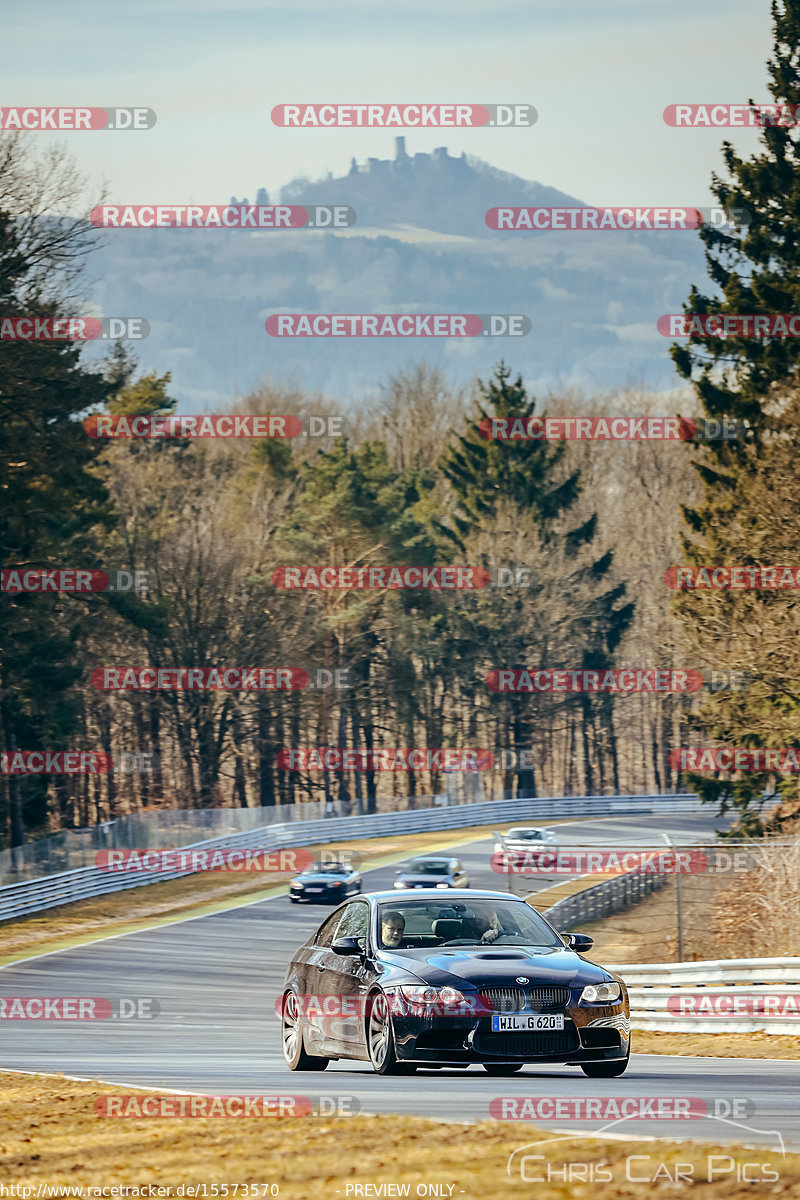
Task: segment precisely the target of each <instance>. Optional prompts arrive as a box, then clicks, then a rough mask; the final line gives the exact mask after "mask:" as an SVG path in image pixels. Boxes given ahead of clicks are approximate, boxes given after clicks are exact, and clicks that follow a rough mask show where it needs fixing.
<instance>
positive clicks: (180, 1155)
mask: <svg viewBox="0 0 800 1200" xmlns="http://www.w3.org/2000/svg"><path fill="white" fill-rule="evenodd" d="M321 1082H322V1079H321V1078H318V1079H317V1080H316V1085H315V1087H314V1088H313V1089H308V1090H310V1091H311V1090H313V1091H317V1090H319V1084H320V1083H321ZM292 1084H293V1086H292V1088H291V1091H292V1092H294V1093H297V1094H300V1093H302V1092H303V1090H304V1089H303V1083H302V1082H299V1083H298V1080H297V1077H295V1078H294V1079H293V1080H292ZM497 1084H498V1087H497V1094H498V1095H500V1094H502V1091H503V1084H502V1081H501V1080H498V1081H497ZM120 1092H125V1093H126V1094H138V1095H139V1096H144V1095H147V1094H149V1093H147V1092H144V1091H138V1090H136V1089H131V1088H124V1089H123V1088H114V1087H109V1086H105V1085H102V1084H98V1083H96V1082H87V1083H81V1082H76V1081H72V1080H68V1079H65V1078H64V1077H62V1076H52V1075H49V1076H48V1075H20V1074H16V1073H12V1072H0V1093H1V1098H0V1130H2V1132H1V1133H0V1162H2V1168H3V1175H2V1177H3V1180H4V1183H6V1184H12V1183H13V1184H15V1185H17V1190H16V1191H15V1192H14V1193H10V1194H13V1195H16V1196H18V1197H20V1196H21V1197H22V1198H23V1200H28V1197H25V1196H24V1193H21V1192H20V1191H19V1188H21V1187H23V1186H24V1187H28V1188H32V1191H31V1192H30V1193H29V1197H30V1198H35V1197H36V1196H37V1191H38V1189H39V1188H40V1186H42V1191H41V1192H39V1195H43V1196H48V1197H50V1198H52V1197H57V1196H59V1195H61V1196H65V1195H69V1194H72V1195H78V1194H79V1193H78V1192H76V1191H72V1192H71V1193H70V1192H68V1191H66V1189H68V1188H72V1189H75V1188H80V1187H82V1188H84V1189H86V1188H88V1187H94V1188H102V1187H106V1188H110V1187H115V1186H116V1187H118V1188H119V1187H129V1188H143V1187H146V1186H147V1185H153V1186H161V1187H164V1188H169V1189H170V1191H169V1192H164V1193H162V1195H171V1196H176V1195H181V1193H180V1192H177V1191H176V1189H177V1188H179V1187H181V1186H183V1187H184V1192H183V1195H187V1196H188V1195H190V1194H191V1193H190V1192H189V1191H188V1188H189V1187H197V1186H198V1185H200V1187H201V1190H199V1191H195V1192H194V1195H195V1196H198V1195H199V1196H203V1195H204V1192H203V1190H202V1185H203V1184H205V1189H206V1190H205V1196H207V1197H212V1196H215V1195H216V1196H219V1197H225V1196H226V1195H227V1196H228V1197H229V1198H231V1200H233V1197H234V1191H233V1189H234V1186H235V1185H239V1189H238V1194H239V1196H241V1195H245V1196H249V1197H251V1198H252V1197H253V1196H255V1195H257V1196H258V1197H259V1200H260V1198H261V1197H262V1196H265V1195H266V1196H269V1195H270V1192H269V1185H270V1184H273V1183H274V1184H276V1185H277V1186H278V1189H279V1192H278V1194H279V1196H280V1197H281V1200H307V1198H308V1197H310V1196H314V1197H315V1198H317V1197H318V1198H319V1200H346V1197H348V1196H365V1195H367V1196H381V1195H383V1196H387V1195H388V1196H392V1195H395V1196H397V1195H404V1194H405V1195H409V1196H416V1195H426V1194H427V1195H429V1196H445V1197H453V1198H454V1200H508V1197H509V1196H511V1197H514V1196H519V1197H526V1198H527V1197H530V1196H532V1195H534V1194H535V1195H536V1197H537V1200H566V1198H567V1197H569V1198H574V1197H582V1196H586V1197H589V1196H590V1195H601V1196H602V1197H603V1198H604V1200H644V1198H645V1197H650V1196H651V1195H652V1194H653V1192H654V1191H657V1192H658V1194H659V1195H665V1196H673V1195H679V1194H685V1193H686V1187H687V1183H688V1185H690V1186H691V1193H692V1197H693V1200H711V1198H714V1200H739V1198H740V1197H745V1196H746V1197H752V1196H753V1195H754V1194H758V1193H759V1191H760V1193H761V1194H769V1195H770V1196H771V1197H779V1198H780V1197H790V1196H796V1195H797V1194H798V1192H799V1191H800V1154H787V1155H786V1156H785V1157H784V1156H783V1155H782V1153H781V1151H780V1150H779V1149H778V1148H777V1147H772V1146H770V1147H764V1148H759V1149H745V1148H743V1147H742V1145H741V1144H730V1143H728V1144H725V1145H720V1144H711V1143H705V1142H698V1141H686V1140H684V1141H682V1142H680V1143H675V1142H665V1141H662V1142H658V1141H654V1140H651V1139H648V1138H646V1136H644V1137H637V1136H636V1135H637V1134H638V1133H639V1129H638V1128H637V1129H636V1130H635V1131H633V1130H631V1138H630V1140H627V1138H626V1139H625V1140H611V1139H608V1138H590V1137H587V1136H586V1135H585V1134H584V1135H578V1136H568V1137H566V1138H563V1139H562V1138H560V1137H559V1135H558V1134H554V1133H552V1132H545V1131H544V1130H541V1129H538V1128H537V1127H535V1126H533V1125H531V1124H528V1123H527V1122H514V1123H511V1122H505V1121H494V1120H487V1121H481V1122H479V1123H478V1124H475V1125H465V1124H461V1123H455V1122H452V1121H441V1122H440V1121H433V1120H427V1119H423V1118H418V1117H405V1116H356V1117H349V1118H346V1119H342V1118H339V1119H326V1118H313V1117H308V1118H302V1119H284V1120H276V1119H271V1118H242V1119H231V1118H228V1119H226V1118H194V1119H191V1118H185V1119H170V1118H159V1117H155V1118H146V1119H145V1118H143V1119H135V1118H134V1119H119V1118H116V1119H115V1118H102V1117H97V1116H96V1115H95V1099H96V1098H97V1097H98V1096H101V1095H103V1094H106V1095H108V1094H115V1093H116V1094H119V1093H120ZM162 1094H163V1093H162ZM644 1132H645V1134H646V1131H644ZM626 1133H627V1130H626ZM539 1142H541V1143H543V1144H542V1145H534V1146H531V1143H539ZM522 1147H527V1149H526V1150H525V1151H524V1153H526V1154H528V1155H544V1160H540V1159H536V1160H534V1159H533V1158H529V1159H528V1160H527V1161H526V1164H525V1168H524V1169H525V1172H526V1177H525V1178H521V1177H520V1167H519V1162H520V1158H521V1155H520V1154H518V1155H516V1157H515V1159H514V1165H513V1167H512V1171H511V1174H510V1175H509V1174H507V1163H508V1160H509V1156H510V1155H511V1154H512V1153H513V1152H514V1151H516V1150H520V1149H521V1148H522ZM634 1155H635V1156H639V1157H636V1158H635V1159H633V1160H631V1156H634ZM568 1164H572V1165H571V1166H568ZM744 1164H749V1167H748V1170H747V1172H746V1173H747V1174H748V1175H749V1176H750V1178H751V1180H753V1182H744V1181H741V1182H740V1181H739V1179H737V1176H742V1174H743V1173H744ZM548 1167H549V1168H550V1171H549V1174H550V1175H551V1182H534V1177H535V1176H540V1177H546V1175H547V1174H548ZM678 1170H681V1171H682V1172H683V1176H684V1180H685V1182H684V1183H682V1184H681V1183H680V1182H679V1183H678V1184H677V1185H676V1184H675V1182H674V1180H675V1177H676V1174H677V1172H678ZM567 1171H569V1172H570V1173H571V1174H572V1179H571V1180H570V1179H568V1178H565V1174H566V1172H567ZM598 1172H599V1173H600V1174H599V1175H598ZM581 1175H582V1176H583V1179H581ZM709 1177H710V1178H709ZM759 1180H760V1181H761V1186H760V1189H759V1187H758V1186H757V1182H758V1181H759ZM586 1183H588V1185H589V1186H588V1187H587V1186H586ZM244 1184H248V1185H249V1186H250V1187H252V1185H262V1186H261V1187H260V1188H259V1189H258V1191H257V1192H256V1191H254V1190H249V1191H247V1192H245V1191H244V1189H243V1186H242V1185H244ZM381 1184H383V1185H394V1188H392V1189H389V1188H387V1187H384V1188H381V1189H380V1190H377V1189H378V1188H380V1185H381ZM43 1185H46V1187H47V1189H52V1190H47V1191H45V1190H44V1186H43ZM215 1185H216V1187H217V1189H218V1190H217V1191H216V1192H215V1191H214V1190H213V1189H214V1186H215ZM263 1185H267V1190H263ZM359 1185H360V1190H359V1191H356V1190H355V1189H356V1188H357V1187H358V1186H359ZM366 1185H372V1186H371V1187H370V1189H369V1190H366ZM404 1185H407V1186H408V1191H407V1192H405V1191H404V1190H402V1191H401V1190H399V1189H400V1188H403V1186H404ZM422 1185H426V1186H427V1187H428V1188H429V1189H430V1188H431V1186H432V1185H437V1186H438V1187H439V1188H440V1189H441V1190H439V1191H436V1192H434V1191H433V1190H428V1191H427V1192H426V1191H420V1190H419V1189H420V1187H421V1186H422ZM225 1186H227V1188H228V1191H227V1193H226V1192H225V1191H224V1190H222V1189H223V1188H224V1187H225ZM57 1189H63V1190H61V1191H59V1190H57ZM534 1189H535V1192H534ZM118 1194H119V1193H118ZM135 1194H136V1193H134V1192H129V1193H128V1195H129V1196H130V1195H135ZM142 1194H144V1195H147V1192H144V1193H142ZM88 1195H89V1193H87V1192H86V1191H85V1190H84V1197H87V1196H88Z"/></svg>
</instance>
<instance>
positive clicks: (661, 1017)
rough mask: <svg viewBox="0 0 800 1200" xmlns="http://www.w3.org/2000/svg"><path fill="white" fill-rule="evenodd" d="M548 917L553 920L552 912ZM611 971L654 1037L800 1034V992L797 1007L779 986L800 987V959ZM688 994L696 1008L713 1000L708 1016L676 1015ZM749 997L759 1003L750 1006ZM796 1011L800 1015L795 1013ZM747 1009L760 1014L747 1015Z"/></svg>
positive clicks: (636, 1018)
mask: <svg viewBox="0 0 800 1200" xmlns="http://www.w3.org/2000/svg"><path fill="white" fill-rule="evenodd" d="M547 916H548V919H549V918H550V913H548V914H547ZM608 969H609V970H610V971H614V972H616V974H618V975H621V976H622V978H623V979H624V980H625V982H626V984H627V985H628V992H629V995H630V1002H631V1028H632V1029H640V1030H650V1031H652V1032H654V1033H771V1034H781V1033H783V1034H786V1033H788V1034H795V1035H797V1034H800V990H798V992H797V994H796V1001H797V1004H796V1005H795V994H794V993H792V994H791V996H789V997H786V995H785V993H784V992H783V990H782V989H781V988H780V987H779V985H780V984H789V985H795V986H798V985H800V958H731V959H711V960H706V961H698V962H684V963H636V964H627V963H626V964H623V965H620V966H610V967H609V968H608ZM642 985H651V986H642ZM662 985H663V986H662ZM690 985H695V986H690ZM689 993H691V994H692V997H693V1000H692V1001H691V1004H692V1006H694V1005H696V1004H697V1003H702V1000H703V997H704V995H705V996H707V997H708V1002H707V1004H706V1005H705V1011H704V1012H701V1013H687V1012H685V1011H684V1012H676V1011H674V1009H676V1008H678V1007H683V1006H684V1005H686V1004H687V1000H686V999H684V1004H681V1003H680V1001H681V997H684V998H687V997H688V995H689ZM750 997H752V998H753V999H754V1003H750V1001H749V999H748V998H750ZM695 998H696V999H695ZM787 1000H788V1001H790V1002H789V1003H787ZM794 1007H797V1009H798V1011H797V1012H792V1011H791V1009H793V1008H794ZM748 1008H749V1009H751V1010H755V1011H749V1012H748V1011H747V1009H748ZM737 1009H738V1010H739V1011H736V1010H737ZM759 1009H764V1011H758V1010H759ZM787 1009H788V1010H790V1011H787Z"/></svg>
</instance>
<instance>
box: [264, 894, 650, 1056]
mask: <svg viewBox="0 0 800 1200" xmlns="http://www.w3.org/2000/svg"><path fill="white" fill-rule="evenodd" d="M591 945H592V939H591V938H590V937H586V936H585V935H584V934H577V933H557V932H556V930H555V929H554V928H553V926H552V925H551V924H550V923H549V922H548V921H547V920H546V919H545V918H544V917H543V916H541V914H539V913H537V912H536V910H535V909H533V908H531V907H530V906H529V905H528V904H526V903H525V901H524V900H520V899H516V898H514V897H511V896H509V895H508V893H506V892H489V891H477V890H476V891H466V892H460V893H459V894H458V895H457V896H456V895H453V894H452V893H450V894H449V895H447V896H445V895H444V894H443V892H441V891H437V890H433V889H430V890H426V891H420V892H415V893H414V895H413V896H410V895H409V896H400V895H398V894H397V892H376V893H373V894H371V895H368V896H363V897H359V898H358V899H355V900H350V901H349V902H347V903H346V904H344V905H341V906H340V907H339V908H337V910H336V912H334V913H332V914H331V915H330V916H329V917H327V918H326V920H325V921H324V922H323V923H322V925H321V926H320V927H319V929H318V930H317V932H316V933H314V934H312V935H311V937H309V939H308V940H307V941H306V942H305V943H304V945H302V946H301V947H300V949H299V950H297V951H296V953H295V954H294V956H293V958H292V960H291V962H290V964H289V967H288V969H287V972H286V979H285V982H284V986H283V992H282V997H281V1003H280V1005H279V1010H280V1017H281V1029H282V1042H283V1054H284V1058H285V1060H286V1063H287V1065H288V1066H289V1068H290V1069H291V1070H293V1071H320V1070H324V1069H325V1067H326V1066H327V1065H328V1062H329V1061H330V1060H331V1059H340V1058H353V1059H359V1060H361V1061H364V1062H369V1063H371V1064H372V1067H373V1069H374V1070H375V1071H376V1072H377V1073H378V1074H380V1075H390V1074H404V1073H409V1072H412V1071H414V1070H416V1068H417V1067H429V1068H437V1067H444V1066H448V1067H467V1066H469V1065H470V1064H473V1063H480V1064H481V1065H482V1066H483V1067H484V1068H485V1070H486V1071H488V1072H489V1074H492V1075H511V1074H513V1073H514V1072H515V1071H518V1070H519V1069H520V1068H521V1067H522V1066H523V1065H524V1064H526V1063H541V1064H543V1065H544V1064H549V1063H563V1064H567V1065H573V1066H579V1067H580V1068H581V1069H582V1071H583V1072H584V1073H585V1074H586V1075H589V1076H590V1077H592V1078H600V1079H606V1078H609V1077H611V1076H616V1075H621V1074H622V1073H623V1071H624V1070H625V1068H626V1067H627V1065H628V1060H629V1057H630V1006H629V1003H628V994H627V990H626V988H625V984H624V983H623V981H622V980H621V979H620V978H619V977H618V976H616V975H614V974H612V973H611V972H610V971H607V970H604V969H603V967H600V966H598V965H597V964H596V963H592V962H589V961H588V959H585V958H583V957H582V955H581V953H580V951H582V950H588V949H589V947H590V946H591Z"/></svg>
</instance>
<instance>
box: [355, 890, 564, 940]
mask: <svg viewBox="0 0 800 1200" xmlns="http://www.w3.org/2000/svg"><path fill="white" fill-rule="evenodd" d="M398 931H399V932H398ZM378 933H379V945H380V946H381V947H382V948H383V949H400V948H406V949H416V948H427V947H436V946H476V945H484V946H486V945H491V946H559V947H561V948H563V945H564V943H563V942H562V941H561V939H560V938H559V937H558V936H557V935H556V933H555V932H554V931H553V930H552V929H551V928H550V926H549V925H548V924H547V923H546V922H545V921H543V920H542V918H541V917H540V916H539V914H538V913H537V912H536V911H535V909H532V908H531V907H530V906H529V905H527V904H525V903H524V902H522V901H517V900H489V899H487V900H477V899H476V900H470V901H469V902H468V903H463V904H461V903H446V902H445V901H443V900H442V901H436V900H407V901H404V900H400V899H397V900H395V899H393V900H392V901H391V902H387V903H385V904H381V906H380V911H379V913H378Z"/></svg>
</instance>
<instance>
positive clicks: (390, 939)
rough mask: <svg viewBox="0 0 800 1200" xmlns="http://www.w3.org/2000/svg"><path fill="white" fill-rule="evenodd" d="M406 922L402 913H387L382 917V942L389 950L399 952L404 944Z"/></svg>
mask: <svg viewBox="0 0 800 1200" xmlns="http://www.w3.org/2000/svg"><path fill="white" fill-rule="evenodd" d="M405 928H406V922H405V918H404V916H403V914H402V913H399V912H387V913H384V914H383V916H382V917H381V941H382V942H383V944H384V946H385V947H386V949H387V950H398V949H399V948H400V946H401V945H402V943H403V934H404V932H405Z"/></svg>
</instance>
